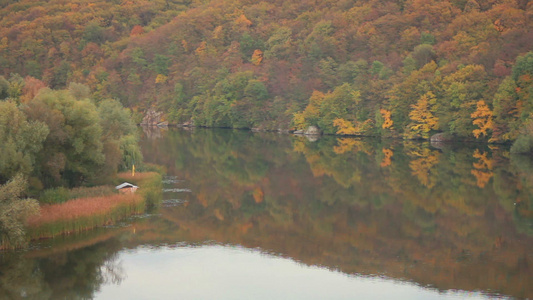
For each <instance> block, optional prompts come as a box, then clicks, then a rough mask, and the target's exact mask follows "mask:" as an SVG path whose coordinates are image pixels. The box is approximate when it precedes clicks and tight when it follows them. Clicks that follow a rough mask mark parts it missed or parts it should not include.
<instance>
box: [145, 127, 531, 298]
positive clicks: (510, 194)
mask: <svg viewBox="0 0 533 300" xmlns="http://www.w3.org/2000/svg"><path fill="white" fill-rule="evenodd" d="M150 143H151V144H150ZM144 149H145V156H146V157H147V158H148V160H150V159H153V160H154V161H155V162H156V163H160V164H164V165H166V166H167V167H168V169H169V172H170V173H171V174H175V175H178V176H179V177H180V178H183V179H186V180H187V182H188V183H187V184H188V186H187V187H188V188H190V189H191V190H192V191H193V193H192V194H191V195H190V197H191V199H190V202H189V205H188V206H187V208H186V209H177V208H176V209H170V210H167V211H165V212H164V217H165V218H166V219H167V220H169V221H171V222H174V223H176V224H178V226H179V228H180V229H179V232H180V234H181V235H183V236H186V239H189V240H215V241H218V242H223V243H236V244H242V245H245V246H248V247H261V248H262V249H265V250H267V251H274V252H279V253H282V254H284V255H289V256H291V257H293V258H295V259H297V260H301V261H303V262H305V263H308V264H320V265H325V266H329V267H336V268H339V269H341V270H342V271H343V272H347V273H365V274H383V273H385V274H387V275H389V276H393V277H397V278H406V279H409V280H415V281H417V282H420V283H422V284H429V285H434V286H436V287H438V288H444V289H448V288H451V289H465V290H478V289H482V290H491V291H496V292H503V293H508V294H511V295H514V296H518V297H524V296H525V295H529V296H531V288H529V289H528V286H532V282H531V278H532V275H533V274H532V271H531V269H530V267H529V266H528V263H529V264H530V263H531V259H532V257H531V253H530V252H531V251H529V249H530V248H531V246H533V240H532V237H531V207H532V205H533V203H532V201H533V199H531V197H530V195H532V194H533V193H532V192H533V191H532V190H531V188H532V185H533V180H531V179H532V178H531V176H533V175H531V174H533V173H532V172H531V171H530V170H529V169H527V168H526V167H525V165H527V164H525V163H518V164H519V165H521V166H520V167H518V166H516V163H514V164H513V163H510V160H509V154H508V152H506V151H505V149H490V148H488V147H486V146H483V145H474V146H473V147H466V146H460V147H459V146H448V147H443V148H442V149H435V148H432V147H430V145H429V144H426V143H420V142H402V141H381V140H373V139H364V140H363V139H336V138H333V137H326V138H322V139H320V140H318V141H316V142H309V141H307V140H306V139H305V138H298V137H291V136H279V135H276V134H252V133H248V132H240V131H218V132H217V131H212V130H211V131H204V130H197V131H195V132H192V133H191V132H181V131H171V132H169V133H168V134H167V135H166V136H165V137H164V138H163V139H162V140H160V141H158V142H151V141H146V142H145V145H144ZM515 159H517V158H514V157H513V158H512V159H511V161H512V160H515ZM529 165H531V164H529ZM515 203H516V204H515ZM174 234H175V233H174ZM171 235H172V233H171ZM167 238H169V239H172V238H171V237H167Z"/></svg>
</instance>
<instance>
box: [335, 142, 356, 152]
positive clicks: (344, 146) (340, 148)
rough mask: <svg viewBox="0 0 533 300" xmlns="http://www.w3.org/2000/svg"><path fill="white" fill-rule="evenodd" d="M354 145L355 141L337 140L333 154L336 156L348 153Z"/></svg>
mask: <svg viewBox="0 0 533 300" xmlns="http://www.w3.org/2000/svg"><path fill="white" fill-rule="evenodd" d="M356 143H357V141H356V140H355V139H337V145H336V146H334V147H333V152H335V153H337V154H343V153H345V152H350V151H352V149H353V148H354V146H355V144H356Z"/></svg>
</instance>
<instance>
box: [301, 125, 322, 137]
mask: <svg viewBox="0 0 533 300" xmlns="http://www.w3.org/2000/svg"><path fill="white" fill-rule="evenodd" d="M303 134H304V135H321V134H322V131H320V129H319V128H318V127H316V126H309V127H307V129H306V130H305V131H304V133H303Z"/></svg>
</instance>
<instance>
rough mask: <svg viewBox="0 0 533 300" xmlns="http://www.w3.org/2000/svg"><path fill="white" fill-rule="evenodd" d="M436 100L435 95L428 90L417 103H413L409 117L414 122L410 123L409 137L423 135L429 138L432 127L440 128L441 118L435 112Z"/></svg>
mask: <svg viewBox="0 0 533 300" xmlns="http://www.w3.org/2000/svg"><path fill="white" fill-rule="evenodd" d="M436 102H437V100H436V98H435V95H434V94H433V93H432V92H427V93H426V94H424V95H422V97H420V99H418V101H417V102H416V104H413V105H411V108H412V110H411V112H410V113H409V118H410V119H411V121H412V122H411V123H410V124H409V125H408V129H409V133H408V134H407V137H408V138H413V137H416V136H421V137H423V138H426V139H427V138H429V132H430V131H431V130H432V129H438V122H439V118H437V117H436V116H435V115H434V114H433V112H434V110H435V104H436Z"/></svg>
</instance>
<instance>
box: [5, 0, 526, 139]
mask: <svg viewBox="0 0 533 300" xmlns="http://www.w3.org/2000/svg"><path fill="white" fill-rule="evenodd" d="M532 12H533V4H531V3H529V2H528V1H521V0H504V1H475V0H471V1H454V0H447V1H435V0H423V1H420V0H406V1H378V0H361V1H353V0H347V1H326V0H323V1H313V2H309V1H307V0H301V1H289V2H287V1H278V0H276V1H248V0H224V1H162V0H158V1H145V0H135V1H129V2H121V3H116V2H108V1H90V2H89V1H86V0H76V1H70V2H69V3H64V2H63V1H59V0H52V1H48V2H47V3H46V4H43V3H42V2H35V1H30V0H23V1H18V2H16V3H15V2H14V3H11V2H9V3H6V4H5V5H4V6H3V7H2V8H1V9H0V16H1V18H0V26H1V27H2V28H5V30H2V32H0V63H1V64H2V66H3V68H2V70H1V73H2V74H0V75H3V76H4V77H5V78H0V96H2V95H10V97H13V98H16V97H18V95H21V94H22V93H23V91H22V88H21V85H20V84H19V85H17V84H16V83H20V82H21V80H20V79H21V78H22V77H20V76H19V78H15V77H13V76H11V74H12V73H19V74H22V75H23V76H32V77H34V78H37V79H39V80H41V81H42V82H43V83H44V84H45V85H48V86H50V87H52V88H64V87H67V86H69V85H70V84H71V83H72V82H80V83H83V84H86V85H88V86H89V87H90V88H91V90H92V91H93V95H92V96H93V97H94V98H95V99H98V100H102V99H106V98H115V99H118V100H120V101H121V102H122V103H123V104H124V105H126V106H129V107H131V108H134V109H135V110H136V111H140V112H143V111H145V110H147V109H149V108H151V107H154V106H155V107H156V108H158V109H160V110H162V111H164V112H166V113H167V118H168V120H169V121H170V122H176V123H185V122H192V123H193V124H195V125H200V126H220V127H236V128H254V127H255V128H263V129H280V128H281V129H296V128H299V127H301V126H305V125H318V126H319V127H321V129H323V130H324V131H325V132H327V133H336V134H365V135H384V136H398V137H406V138H417V137H418V138H420V137H422V138H426V137H428V136H430V135H432V134H433V133H437V132H447V133H450V134H452V135H455V136H457V137H459V138H461V139H479V140H484V141H494V142H508V141H514V140H516V138H517V137H518V135H519V134H520V132H523V131H524V130H522V131H521V128H522V127H524V124H525V122H527V121H528V120H529V118H530V113H531V112H532V111H533V107H532V105H533V104H532V103H533V102H532V100H531V95H532V94H533V93H532V91H531V89H532V84H531V83H532V78H533V68H532V65H533V64H532V63H531V61H532V58H531V57H532V56H533V53H532V52H528V51H530V50H531V49H532V48H533V35H532V34H533V19H532V18H531V15H532ZM6 78H9V79H6ZM347 90H350V91H352V92H350V93H348V94H346V93H345V94H343V95H340V94H342V93H341V91H347ZM315 91H316V92H317V93H322V94H323V95H324V101H323V102H321V103H322V104H320V105H317V104H316V103H315V104H312V102H313V101H315V100H316V95H318V94H316V93H315ZM337 94H338V95H337ZM430 94H431V95H432V96H431V99H430V98H428V95H430ZM354 95H357V96H354ZM354 97H355V98H357V101H356V102H355V103H354V101H353V99H351V98H354ZM312 98H314V100H312ZM328 99H330V100H328ZM421 99H427V100H428V101H429V100H431V101H432V102H434V103H431V104H429V103H428V106H427V107H426V108H424V109H430V110H431V112H423V113H431V114H432V116H433V117H434V118H430V119H427V120H431V122H436V124H431V125H430V126H426V127H424V129H423V131H424V133H423V134H420V133H417V132H416V130H415V132H413V128H414V127H413V126H418V125H422V124H421V123H420V124H419V123H416V122H419V121H413V117H415V116H418V118H420V116H421V115H420V113H422V112H416V110H418V111H420V109H421V108H422V107H421V106H420V105H421V104H423V103H419V102H420V101H421ZM337 101H338V102H339V103H337ZM480 101H482V103H484V105H482V106H479V105H478V103H480ZM422 102H424V100H423V101H422ZM417 103H418V104H417ZM310 105H311V106H310ZM319 106H322V107H319ZM415 107H416V108H415ZM480 107H482V109H483V111H484V114H485V115H489V114H490V115H491V116H492V122H486V121H485V122H483V124H482V123H480V122H482V121H481V119H480V117H479V113H481V112H480V111H479V109H480ZM329 109H332V110H331V111H329ZM326 111H327V113H326ZM383 111H385V112H387V114H388V115H387V118H388V119H389V120H390V121H391V122H393V124H394V126H387V127H383V126H382V124H383V123H382V122H383V113H382V112H383ZM415 118H416V117H415ZM413 122H415V123H416V124H418V125H416V124H415V123H413ZM335 124H337V125H335ZM481 124H482V126H481V127H480V126H479V125H481ZM426 125H428V124H426ZM416 128H422V127H416ZM479 130H481V131H482V134H481V132H479Z"/></svg>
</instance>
